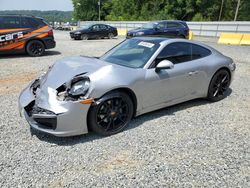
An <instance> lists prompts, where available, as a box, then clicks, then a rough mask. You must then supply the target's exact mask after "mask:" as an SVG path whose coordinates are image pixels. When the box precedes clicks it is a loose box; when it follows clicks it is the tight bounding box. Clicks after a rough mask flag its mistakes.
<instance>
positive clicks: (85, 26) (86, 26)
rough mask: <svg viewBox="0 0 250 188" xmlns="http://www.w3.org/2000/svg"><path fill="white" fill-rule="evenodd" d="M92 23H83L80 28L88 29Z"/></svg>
mask: <svg viewBox="0 0 250 188" xmlns="http://www.w3.org/2000/svg"><path fill="white" fill-rule="evenodd" d="M92 25H93V24H87V25H83V26H82V27H81V28H82V29H88V28H90V27H91V26H92Z"/></svg>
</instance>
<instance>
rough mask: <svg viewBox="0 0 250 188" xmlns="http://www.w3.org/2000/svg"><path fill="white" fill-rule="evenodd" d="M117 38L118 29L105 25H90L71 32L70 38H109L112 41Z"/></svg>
mask: <svg viewBox="0 0 250 188" xmlns="http://www.w3.org/2000/svg"><path fill="white" fill-rule="evenodd" d="M116 36H117V28H115V27H112V26H110V25H105V24H90V25H85V26H83V27H82V28H80V29H78V30H75V31H71V32H70V37H71V38H72V39H75V40H88V39H100V38H109V39H112V38H114V37H116Z"/></svg>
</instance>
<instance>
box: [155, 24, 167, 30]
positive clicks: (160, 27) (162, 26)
mask: <svg viewBox="0 0 250 188" xmlns="http://www.w3.org/2000/svg"><path fill="white" fill-rule="evenodd" d="M156 27H157V29H164V28H165V24H164V23H159V24H158V25H157V26H156Z"/></svg>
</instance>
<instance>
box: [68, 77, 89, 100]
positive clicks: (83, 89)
mask: <svg viewBox="0 0 250 188" xmlns="http://www.w3.org/2000/svg"><path fill="white" fill-rule="evenodd" d="M89 86H90V80H89V79H88V78H78V80H74V79H73V80H72V83H71V88H70V89H69V91H68V93H69V95H70V96H73V97H76V96H84V95H85V94H86V93H87V92H88V90H89Z"/></svg>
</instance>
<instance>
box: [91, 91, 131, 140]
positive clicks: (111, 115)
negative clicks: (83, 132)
mask: <svg viewBox="0 0 250 188" xmlns="http://www.w3.org/2000/svg"><path fill="white" fill-rule="evenodd" d="M111 96H112V94H110V95H105V96H104V97H103V99H104V100H103V101H101V102H100V104H98V105H94V106H92V107H91V109H90V112H89V117H88V124H89V126H90V128H91V129H92V130H93V131H94V132H96V133H98V134H100V135H104V136H109V135H113V134H116V133H118V132H120V131H122V130H124V129H125V128H126V127H127V125H128V123H129V122H130V120H131V118H132V116H133V102H132V100H131V99H130V97H129V96H128V95H127V94H125V93H119V94H118V95H113V96H112V97H111ZM105 98H106V99H105Z"/></svg>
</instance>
